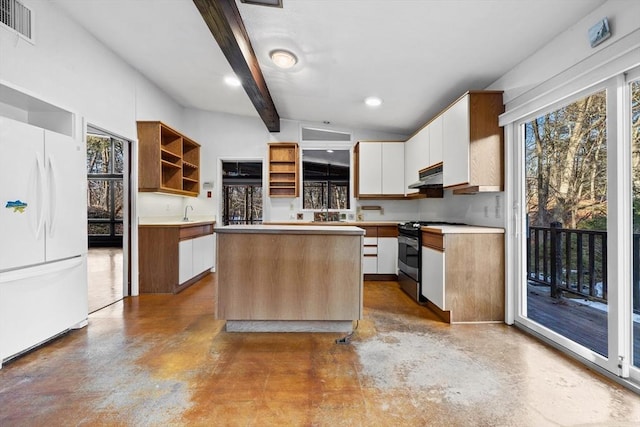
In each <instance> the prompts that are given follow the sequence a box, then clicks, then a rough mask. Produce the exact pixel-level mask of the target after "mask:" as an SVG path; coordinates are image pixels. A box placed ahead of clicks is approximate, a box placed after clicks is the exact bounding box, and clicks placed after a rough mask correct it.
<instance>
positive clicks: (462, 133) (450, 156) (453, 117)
mask: <svg viewBox="0 0 640 427" xmlns="http://www.w3.org/2000/svg"><path fill="white" fill-rule="evenodd" d="M442 122H443V123H442V131H443V132H442V135H443V140H444V147H443V150H442V151H443V164H444V166H443V174H442V184H443V186H444V187H450V186H455V185H466V184H468V183H469V95H465V96H464V97H463V98H461V99H460V100H458V102H456V103H455V104H453V105H452V106H451V107H449V109H448V110H446V111H445V112H444V114H443V115H442Z"/></svg>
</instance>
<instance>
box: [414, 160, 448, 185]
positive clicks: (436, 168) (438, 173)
mask: <svg viewBox="0 0 640 427" xmlns="http://www.w3.org/2000/svg"><path fill="white" fill-rule="evenodd" d="M409 188H418V189H441V188H442V163H438V164H435V165H433V166H429V167H428V168H424V169H422V170H420V171H419V172H418V181H416V182H414V183H413V184H410V185H409Z"/></svg>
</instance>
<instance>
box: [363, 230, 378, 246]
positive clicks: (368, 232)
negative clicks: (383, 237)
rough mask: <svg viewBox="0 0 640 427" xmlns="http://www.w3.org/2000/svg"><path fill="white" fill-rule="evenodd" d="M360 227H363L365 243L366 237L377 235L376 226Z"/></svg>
mask: <svg viewBox="0 0 640 427" xmlns="http://www.w3.org/2000/svg"><path fill="white" fill-rule="evenodd" d="M360 228H364V235H365V238H364V240H365V244H366V240H367V237H378V227H360Z"/></svg>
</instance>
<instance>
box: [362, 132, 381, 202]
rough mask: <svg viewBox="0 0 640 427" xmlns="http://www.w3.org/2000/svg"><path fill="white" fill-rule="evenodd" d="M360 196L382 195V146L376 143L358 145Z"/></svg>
mask: <svg viewBox="0 0 640 427" xmlns="http://www.w3.org/2000/svg"><path fill="white" fill-rule="evenodd" d="M358 146H359V153H358V190H357V192H358V193H359V194H381V193H382V145H381V144H380V143H376V142H368V143H361V144H358Z"/></svg>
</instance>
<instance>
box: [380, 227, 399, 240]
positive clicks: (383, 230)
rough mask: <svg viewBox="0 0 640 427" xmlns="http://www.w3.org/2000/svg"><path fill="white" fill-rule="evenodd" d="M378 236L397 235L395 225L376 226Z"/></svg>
mask: <svg viewBox="0 0 640 427" xmlns="http://www.w3.org/2000/svg"><path fill="white" fill-rule="evenodd" d="M378 237H398V226H397V225H389V226H387V225H385V226H383V227H378Z"/></svg>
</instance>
